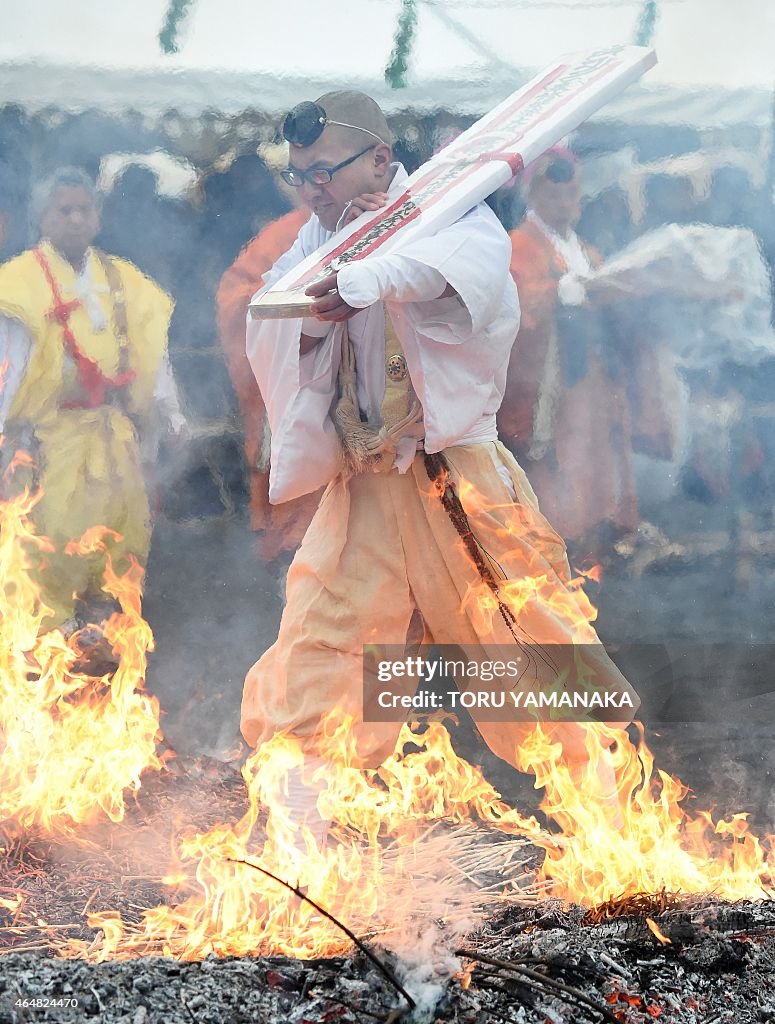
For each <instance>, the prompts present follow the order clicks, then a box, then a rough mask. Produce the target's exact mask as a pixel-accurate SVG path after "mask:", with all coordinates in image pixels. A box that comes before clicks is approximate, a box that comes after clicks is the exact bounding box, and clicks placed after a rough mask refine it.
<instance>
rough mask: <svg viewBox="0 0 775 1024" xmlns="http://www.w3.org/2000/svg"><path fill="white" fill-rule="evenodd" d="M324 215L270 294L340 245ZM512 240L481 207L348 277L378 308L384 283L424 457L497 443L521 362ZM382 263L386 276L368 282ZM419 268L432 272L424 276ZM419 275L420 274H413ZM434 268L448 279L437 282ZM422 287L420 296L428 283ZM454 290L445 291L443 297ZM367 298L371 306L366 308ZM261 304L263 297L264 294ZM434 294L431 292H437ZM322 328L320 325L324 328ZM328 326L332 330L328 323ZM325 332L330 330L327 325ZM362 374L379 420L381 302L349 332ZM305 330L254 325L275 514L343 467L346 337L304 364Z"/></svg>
mask: <svg viewBox="0 0 775 1024" xmlns="http://www.w3.org/2000/svg"><path fill="white" fill-rule="evenodd" d="M406 178H407V175H406V172H405V170H404V169H403V167H401V166H400V165H397V167H396V172H395V175H394V178H393V181H392V183H391V186H390V189H389V191H388V194H389V195H393V194H395V193H398V192H400V191H401V189H402V188H403V186H404V183H405V182H406ZM331 235H332V233H331V232H329V231H326V230H325V229H324V228H323V227H322V225H321V224H320V221H319V220H318V219H317V217H315V216H313V217H311V218H310V220H309V221H307V223H306V224H305V225H304V226H303V227H302V229H301V231H300V232H299V237H298V238H297V240H296V242H295V243H294V245H293V246H292V247H291V248H290V249H289V250H288V252H287V253H286V254H285V255H284V256H282V257H281V258H280V259H279V260H278V261H277V263H276V264H275V265H274V267H273V268H272V270H271V271H269V273H268V274H266V275H265V277H264V282H265V287H269V286H270V285H272V284H273V283H274V282H275V281H277V280H279V279H280V277H282V276H283V275H284V274H286V273H287V272H288V271H289V270H290V269H291V268H292V267H294V266H295V265H297V264H298V263H300V262H301V261H302V260H303V259H305V258H306V257H307V256H309V255H311V254H312V253H313V252H314V251H315V250H316V249H317V248H319V246H321V245H322V244H323V243H324V242H326V241H328V240H329V239H330V238H331ZM510 259H511V242H510V240H509V237H508V235H507V234H506V232H505V231H504V229H503V228H502V226H501V225H500V223H499V221H498V219H497V218H496V216H495V214H494V213H493V212H492V211H491V210H490V209H489V207H488V206H486V205H485V204H483V203H481V204H479V205H478V206H476V207H475V208H474V209H473V210H471V211H470V212H469V213H467V214H466V215H465V216H464V217H461V218H460V219H459V220H458V221H456V222H455V223H454V224H452V225H450V226H449V227H447V228H444V229H442V230H441V231H439V232H438V233H437V234H435V235H433V236H431V237H428V238H424V239H421V240H417V241H415V242H413V243H410V244H409V245H407V246H406V247H405V248H403V249H399V250H398V251H396V252H394V253H392V254H391V255H389V256H382V257H380V256H373V257H369V258H367V259H365V260H363V261H361V264H362V268H363V270H362V272H360V273H359V268H360V265H361V264H359V263H353V264H351V265H349V266H348V267H346V268H345V269H343V270H342V271H340V275H339V283H340V293H341V294H342V296H343V298H345V299H346V300H347V299H348V298H352V299H353V301H355V302H359V303H360V302H365V301H370V300H371V299H373V298H375V295H374V294H371V295H369V294H368V293H369V291H370V290H371V289H373V287H374V285H375V283H376V284H377V288H378V289H379V297H380V298H381V299H386V306H387V310H388V312H389V314H390V317H391V320H392V322H393V325H394V327H395V330H396V333H397V334H398V337H399V340H400V342H401V346H402V348H403V352H404V356H405V358H406V363H407V368H408V370H409V375H410V377H411V381H412V386H413V388H414V391H415V394H416V395H417V397H418V399H419V401H420V403H421V405H422V408H423V421H424V427H425V439H424V445H423V447H424V448H425V450H426V451H427V452H430V453H434V452H439V451H442V450H443V449H444V448H448V447H451V446H453V445H460V444H471V443H474V442H484V441H494V440H495V439H496V437H497V428H496V423H495V417H496V413H497V411H498V408H499V407H500V404H501V401H502V399H503V392H504V389H505V385H506V368H507V366H508V361H509V353H510V351H511V348H512V345H513V344H514V340H515V338H516V335H517V330H518V328H519V302H518V299H517V292H516V287H515V285H514V282H513V280H512V277H511V274H510V272H509V263H510ZM367 264H377V266H376V267H375V270H378V271H379V272H378V273H368V272H367V271H368V267H367ZM417 264H419V265H420V267H417ZM413 266H414V268H415V272H414V273H413ZM424 268H431V269H432V270H434V271H436V272H437V274H438V275H441V276H440V278H439V277H435V276H434V275H426V274H424V273H423V269H424ZM417 279H419V281H420V285H419V286H418V280H417ZM438 281H442V284H443V282H447V283H449V284H450V285H451V286H452V287H453V288H454V289H455V291H456V292H457V296H453V297H451V298H427V299H425V300H424V301H417V296H418V291H419V293H420V294H422V292H423V288H426V289H427V288H433V289H435V290H434V291H432V292H431V293H430V294H436V295H438V294H439V289H438V288H437V286H436V282H438ZM442 290H443V288H442ZM357 293H361V294H362V296H365V298H360V299H358V298H356V297H355V296H356V295H357ZM259 294H260V293H259ZM425 294H428V293H427V291H426V293H425ZM313 323H315V322H313ZM316 323H318V324H320V322H319V321H317V322H316ZM321 328H322V324H321ZM347 328H348V330H349V334H350V339H351V341H352V343H353V347H354V349H355V356H356V366H357V368H358V395H359V400H360V402H361V404H362V407H363V411H364V412H366V413H367V414H369V416H370V417H372V416H373V415H374V414H375V413H376V412H377V411H378V408H379V404H380V403H381V399H382V394H383V392H384V373H385V370H384V363H385V358H384V353H385V340H384V312H383V309H382V302H379V301H377V302H374V303H373V304H371V305H369V306H368V307H367V308H365V309H364V310H363V312H361V313H358V314H357V315H356V316H354V317H353V318H352V319H351V320H350V321H349V322H348V325H347ZM302 330H303V321H302V320H300V319H295V320H263V321H261V320H252V319H251V318H248V326H247V355H248V359H249V360H250V364H251V366H252V368H253V372H254V374H255V376H256V380H257V381H258V385H259V387H260V389H261V393H262V395H263V398H264V402H265V404H266V409H267V416H268V420H269V426H270V429H271V432H272V446H271V471H270V482H269V500H270V501H271V502H272V503H273V504H279V503H281V502H283V501H289V500H291V499H292V498H296V497H299V496H301V495H302V494H307V493H310V492H312V491H315V490H317V489H318V488H319V487H321V486H323V485H325V484H328V483H330V481H331V480H333V479H334V478H335V477H336V476H337V475H338V473H339V472H340V471H341V469H342V458H341V449H340V444H339V439H338V437H337V434H336V430H335V428H334V422H333V419H332V417H331V408H332V404H333V403H334V401H335V398H336V390H337V374H338V371H339V361H340V353H341V339H342V332H343V328H342V327H341V326H336V327H333V328H331V329H330V330H329V331H328V332H327V334H326V336H325V339H324V340H323V341H321V342H320V343H318V344H317V345H316V346H315V347H314V348H313V349H312V350H311V351H310V352H307V353H306V354H305V355H303V356H300V354H299V339H300V336H301V333H302Z"/></svg>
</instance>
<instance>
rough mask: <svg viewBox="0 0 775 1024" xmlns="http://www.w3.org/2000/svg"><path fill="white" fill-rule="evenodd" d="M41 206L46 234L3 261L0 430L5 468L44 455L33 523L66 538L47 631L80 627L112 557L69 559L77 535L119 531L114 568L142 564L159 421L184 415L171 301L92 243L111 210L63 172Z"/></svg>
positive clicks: (50, 593)
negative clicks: (16, 456) (24, 454)
mask: <svg viewBox="0 0 775 1024" xmlns="http://www.w3.org/2000/svg"><path fill="white" fill-rule="evenodd" d="M31 206H32V210H31V212H32V216H33V218H34V221H35V223H36V224H37V225H38V226H39V228H40V236H41V240H40V242H39V243H38V244H37V245H36V246H35V247H34V248H32V249H30V250H28V251H26V252H23V253H22V254H21V255H19V256H17V257H15V258H14V259H12V260H9V261H8V262H7V263H5V264H3V265H2V266H0V366H2V367H3V369H4V373H3V375H2V380H1V382H0V429H2V432H3V434H4V436H5V444H4V460H5V462H6V464H7V463H8V461H9V456H10V455H11V454H12V453H13V451H14V450H16V449H19V448H26V449H27V450H30V451H31V453H32V454H33V456H34V459H35V462H36V466H37V470H36V477H37V482H38V483H39V484H40V488H41V492H42V497H41V498H40V501H39V502H38V504H37V505H36V506H35V509H34V512H33V518H34V522H35V526H36V529H37V531H38V532H39V533H40V534H43V535H45V536H47V537H49V538H50V539H51V540H52V541H53V543H54V546H55V551H54V552H52V553H45V554H43V555H42V556H41V561H40V564H39V565H38V566H37V569H36V572H37V575H38V577H39V580H40V584H41V587H42V595H41V596H42V599H43V602H44V603H45V605H46V606H47V608H48V610H49V614H48V615H47V616H46V617H45V618H44V620H43V624H42V628H44V629H51V628H54V627H56V626H64V627H65V629H66V630H72V629H75V628H76V626H77V624H78V623H77V620H76V617H75V613H76V601H77V600H78V599H80V600H81V601H82V602H85V604H86V607H87V608H88V607H89V603H90V602H91V601H93V600H94V599H95V597H97V596H98V595H99V594H100V586H101V582H102V574H103V571H104V567H105V562H104V557H103V556H89V557H83V556H76V555H68V554H66V553H65V546H66V545H67V542H68V541H70V540H77V539H78V538H80V537H81V536H82V534H83V533H84V531H86V530H87V529H89V528H90V527H93V526H100V525H101V526H105V527H108V528H109V529H110V530H111V531H115V533H116V534H117V535H118V538H120V539H118V538H115V539H109V540H108V550H109V552H110V556H111V558H112V560H113V564H114V567H115V568H116V570H117V571H119V572H121V571H124V570H125V569H126V568H127V567H128V564H129V559H130V556H134V558H136V559H137V560H138V561H139V562H140V563H141V564H144V563H145V561H146V558H147V555H148V549H149V544H150V529H151V526H150V509H149V502H148V496H147V490H146V483H145V479H144V473H143V463H144V462H148V461H150V460H151V459H152V458H153V453H154V439H156V440H158V436H159V430H160V429H161V428H164V427H167V428H169V429H171V430H172V432H173V433H180V431H181V430H182V429H183V427H184V426H185V419H184V417H183V416H182V414H181V411H180V406H179V402H178V397H177V392H176V388H175V384H174V380H173V378H172V373H171V370H170V365H169V361H168V356H167V328H168V325H169V320H170V315H171V313H172V307H173V302H172V299H171V298H170V296H169V295H167V294H166V292H164V291H163V290H162V289H161V288H160V287H159V286H158V285H157V284H156V283H155V282H154V281H152V280H150V279H149V278H148V277H146V276H145V275H144V274H142V273H141V272H140V271H139V270H138V269H137V268H136V267H135V266H133V265H132V264H131V263H128V262H127V261H125V260H122V259H118V258H116V257H114V256H108V255H106V254H105V253H103V252H101V251H100V250H99V249H96V248H94V247H93V244H92V243H93V242H94V239H95V238H96V236H97V234H98V232H99V229H100V210H99V201H98V196H97V193H96V191H95V188H94V185H93V183H92V181H91V179H90V178H89V177H88V176H87V175H86V174H85V173H84V172H82V171H80V170H79V169H77V168H60V169H59V170H57V171H55V172H54V173H53V174H52V175H51V176H50V177H49V178H48V179H47V180H46V181H44V182H42V183H41V184H40V185H39V186H38V187H37V188H36V190H35V191H34V193H33V198H32V204H31ZM143 446H145V457H144V454H143ZM16 485H18V481H16ZM5 486H6V487H7V486H8V474H7V473H6V475H5Z"/></svg>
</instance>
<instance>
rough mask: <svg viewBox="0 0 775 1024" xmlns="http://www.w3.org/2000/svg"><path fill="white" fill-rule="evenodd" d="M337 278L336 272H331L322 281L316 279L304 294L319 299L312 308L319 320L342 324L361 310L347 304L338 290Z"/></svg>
mask: <svg viewBox="0 0 775 1024" xmlns="http://www.w3.org/2000/svg"><path fill="white" fill-rule="evenodd" d="M336 278H337V275H336V274H329V275H328V277H324V278H323V280H322V281H316V282H315V284H311V285H310V286H309V288H307V290H306V292H305V293H304V294H305V295H311V296H312V297H313V298H315V299H318V301H317V302H316V303H315V304H314V305H313V306H312V309H311V310H310V314H311V315H312V316H316V317H317V318H318V320H326V321H330V322H331V323H335V324H340V323H342V321H344V320H349V319H350V317H353V316H355V314H356V313H360V312H361V311H360V309H355V308H354V307H353V306H348V305H347V303H346V302H345V301H344V299H343V298H342V296H341V295H340V294H339V292H338V291H337V290H336Z"/></svg>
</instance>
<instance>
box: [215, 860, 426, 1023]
mask: <svg viewBox="0 0 775 1024" xmlns="http://www.w3.org/2000/svg"><path fill="white" fill-rule="evenodd" d="M227 859H228V860H230V861H231V862H232V864H244V865H245V867H247V868H253V870H254V871H260V872H261V874H262V875H266V877H267V878H271V879H272V881H273V882H277V883H278V885H282V886H284V887H285V888H286V889H288V890H289V891H290V892H292V893H293V894H294V896H298V898H299V899H300V900H304V902H305V903H309V905H310V906H311V907H314V908H315V910H317V912H318V913H319V914H322V915H323V917H325V918H327V919H328V920H329V921H330V922H331V923H332V924H335V925H336V927H337V928H340V929H341V930H342V931H343V932H344V933H345V935H346V936H347V938H348V939H350V940H351V941H352V942H354V943H355V945H356V946H357V947H358V949H359V950H360V951H361V953H363V955H364V956H365V957H366V958H367V959H368V960H369V961H370V962H371V963H372V964H373V965H374V966H375V967H376V968H377V970H378V971H379V972H380V974H381V975H382V976H383V977H384V978H385V979H387V981H389V982H390V984H391V985H392V986H393V987H394V988H396V989H397V990H398V991H399V992H400V993H401V995H402V996H403V997H404V999H405V1000H406V1002H407V1005H408V1006H409V1009H410V1010H414V1008H415V1006H416V1005H417V1004H416V1003H415V1001H414V999H412V997H411V996H410V995H409V993H408V992H407V991H406V989H405V988H404V986H403V985H402V984H401V982H400V981H399V980H398V978H397V977H396V976H395V974H393V972H392V971H391V970H390V968H389V967H387V966H386V965H385V964H384V963H383V962H382V961H381V960H380V959H379V957H378V956H375V954H374V953H372V951H371V950H370V949H369V947H368V946H367V945H366V944H365V943H364V942H362V941H361V940H360V939H359V938H358V936H357V935H356V934H355V933H354V932H352V931H350V929H349V928H348V927H347V925H346V924H342V922H341V921H338V920H337V919H336V918H335V917H334V915H333V914H331V913H329V911H327V910H326V909H325V908H324V907H321V906H320V904H319V903H316V902H315V901H314V900H313V899H312V898H311V897H309V896H308V895H307V894H306V893H305V892H304V891H303V890H302V889H300V888H299V887H298V886H297V885H291V883H290V882H286V881H285V880H284V879H283V878H278V877H277V875H273V874H272V872H271V871H267V869H266V868H262V867H261V865H260V864H252V863H251V862H250V861H249V860H240V859H238V858H237V857H229V858H227Z"/></svg>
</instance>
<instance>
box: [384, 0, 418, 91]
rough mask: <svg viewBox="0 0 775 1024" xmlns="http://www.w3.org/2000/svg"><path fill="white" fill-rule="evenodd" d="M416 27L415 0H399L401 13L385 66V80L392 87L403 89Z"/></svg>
mask: <svg viewBox="0 0 775 1024" xmlns="http://www.w3.org/2000/svg"><path fill="white" fill-rule="evenodd" d="M416 28H417V9H416V6H415V0H401V13H400V14H399V16H398V26H397V28H396V35H395V39H394V40H393V52H392V53H391V54H390V61H389V63H388V66H387V67H386V68H385V81H386V82H387V83H388V85H389V86H391V87H392V88H393V89H403V88H404V86H405V85H406V72H407V69H408V67H409V57H410V55H411V52H412V46H413V44H414V36H415V30H416Z"/></svg>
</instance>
